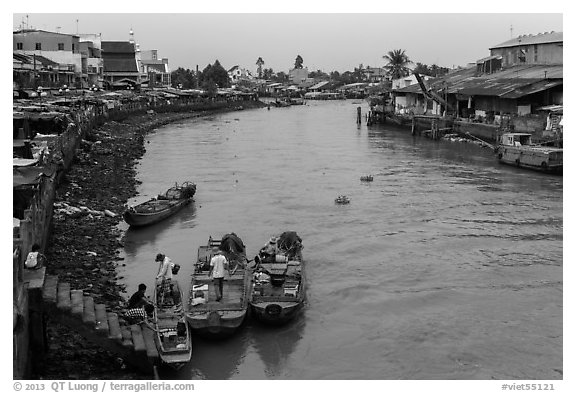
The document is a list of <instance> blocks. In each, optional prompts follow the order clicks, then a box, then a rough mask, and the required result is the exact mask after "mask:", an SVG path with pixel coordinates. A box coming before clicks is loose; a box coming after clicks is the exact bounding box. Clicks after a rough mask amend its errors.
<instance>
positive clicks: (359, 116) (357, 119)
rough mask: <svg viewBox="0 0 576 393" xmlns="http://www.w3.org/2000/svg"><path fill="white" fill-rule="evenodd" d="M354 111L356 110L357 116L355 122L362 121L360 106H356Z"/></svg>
mask: <svg viewBox="0 0 576 393" xmlns="http://www.w3.org/2000/svg"><path fill="white" fill-rule="evenodd" d="M356 111H357V112H358V116H356V123H357V124H360V123H361V122H362V107H360V106H359V107H358V108H356Z"/></svg>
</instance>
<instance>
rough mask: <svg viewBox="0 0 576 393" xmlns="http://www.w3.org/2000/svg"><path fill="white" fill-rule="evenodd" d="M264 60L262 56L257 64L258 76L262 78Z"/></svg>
mask: <svg viewBox="0 0 576 393" xmlns="http://www.w3.org/2000/svg"><path fill="white" fill-rule="evenodd" d="M264 64H265V63H264V60H262V58H261V57H259V58H258V60H256V65H257V66H258V78H260V79H262V66H263V65H264Z"/></svg>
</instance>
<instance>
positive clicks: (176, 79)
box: [170, 67, 196, 89]
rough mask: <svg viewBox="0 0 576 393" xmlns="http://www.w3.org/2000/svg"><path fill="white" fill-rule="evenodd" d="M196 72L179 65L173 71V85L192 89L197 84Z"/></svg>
mask: <svg viewBox="0 0 576 393" xmlns="http://www.w3.org/2000/svg"><path fill="white" fill-rule="evenodd" d="M194 74H195V73H194V72H193V71H190V70H188V69H186V70H185V69H184V68H182V67H178V69H176V70H175V71H172V73H171V78H170V79H171V80H172V86H173V87H178V86H180V85H182V88H183V89H191V88H193V87H195V86H196V80H195V75H194Z"/></svg>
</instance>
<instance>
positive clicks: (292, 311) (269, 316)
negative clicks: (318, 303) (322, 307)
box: [250, 232, 306, 324]
mask: <svg viewBox="0 0 576 393" xmlns="http://www.w3.org/2000/svg"><path fill="white" fill-rule="evenodd" d="M274 240H276V245H275V247H274ZM302 248H303V246H302V240H301V239H300V237H299V236H298V234H297V233H296V232H284V233H282V234H281V235H280V236H279V237H278V238H277V239H274V238H272V239H270V242H269V243H268V245H266V246H265V247H263V248H262V249H261V250H260V252H259V253H258V255H257V256H256V257H254V261H255V262H256V267H255V272H254V274H253V277H252V297H251V299H250V309H251V312H252V315H254V317H255V318H256V319H258V320H260V321H263V322H266V323H270V324H283V323H286V322H288V321H290V320H291V319H293V318H294V317H296V315H298V312H299V311H300V310H301V309H302V308H303V306H304V300H305V296H306V279H305V275H304V261H303V259H302Z"/></svg>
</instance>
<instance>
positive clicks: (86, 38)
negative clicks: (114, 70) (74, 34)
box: [80, 34, 104, 88]
mask: <svg viewBox="0 0 576 393" xmlns="http://www.w3.org/2000/svg"><path fill="white" fill-rule="evenodd" d="M80 53H81V54H82V77H83V79H84V80H86V83H87V85H88V87H93V86H94V87H98V88H101V87H102V85H103V82H104V60H103V59H102V38H101V34H80Z"/></svg>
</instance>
